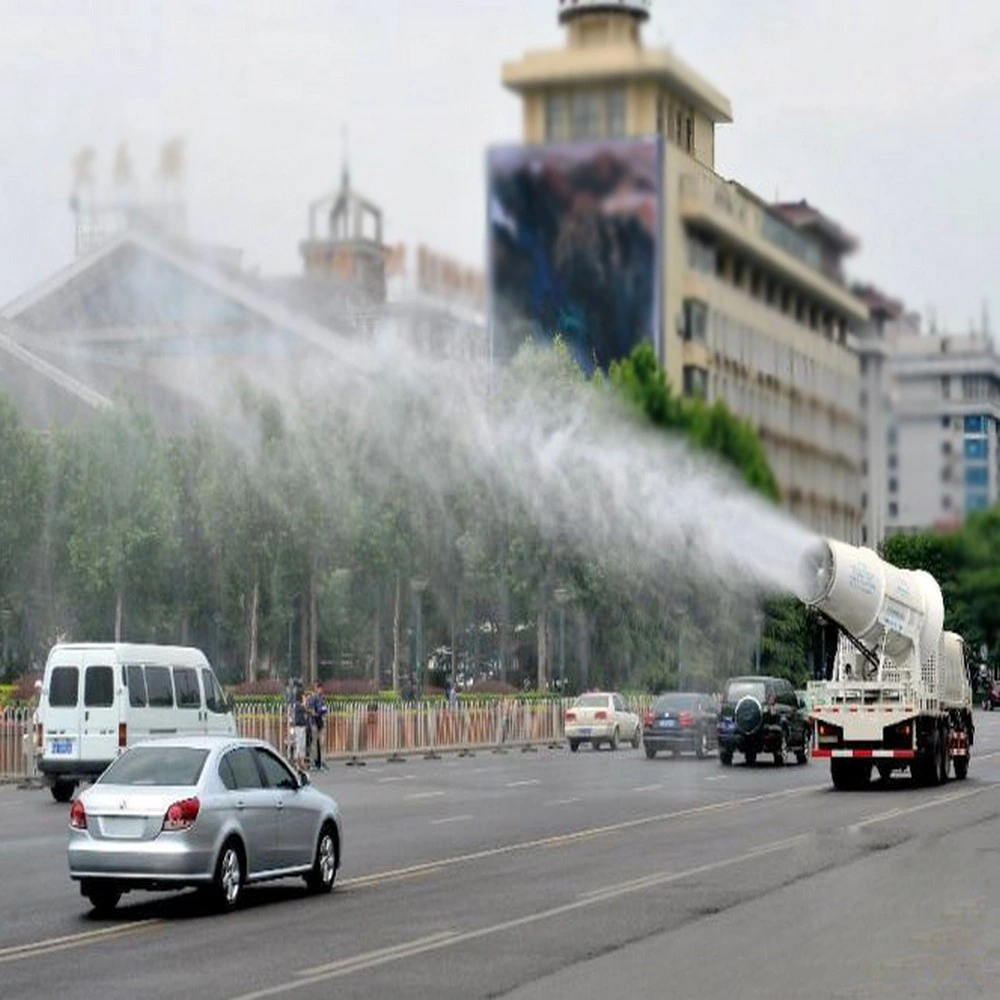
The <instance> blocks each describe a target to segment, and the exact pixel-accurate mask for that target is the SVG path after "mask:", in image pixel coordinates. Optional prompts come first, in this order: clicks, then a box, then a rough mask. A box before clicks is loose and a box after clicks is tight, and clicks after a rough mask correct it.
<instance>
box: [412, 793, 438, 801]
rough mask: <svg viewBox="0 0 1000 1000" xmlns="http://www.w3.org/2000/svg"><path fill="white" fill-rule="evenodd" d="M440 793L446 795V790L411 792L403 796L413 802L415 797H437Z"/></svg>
mask: <svg viewBox="0 0 1000 1000" xmlns="http://www.w3.org/2000/svg"><path fill="white" fill-rule="evenodd" d="M439 795H444V792H411V793H410V794H409V795H404V796H403V801H404V802H412V801H413V800H414V799H436V798H437V797H438V796H439Z"/></svg>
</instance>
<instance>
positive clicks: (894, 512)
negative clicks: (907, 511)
mask: <svg viewBox="0 0 1000 1000" xmlns="http://www.w3.org/2000/svg"><path fill="white" fill-rule="evenodd" d="M889 517H893V518H896V517H899V504H898V503H896V501H895V500H890V501H889Z"/></svg>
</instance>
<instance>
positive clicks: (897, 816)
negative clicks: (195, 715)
mask: <svg viewBox="0 0 1000 1000" xmlns="http://www.w3.org/2000/svg"><path fill="white" fill-rule="evenodd" d="M977 724H978V726H979V728H978V732H977V736H978V740H977V745H976V747H975V751H974V757H973V763H972V767H971V770H970V776H969V779H968V780H967V781H964V782H958V781H952V782H950V783H949V784H948V785H947V786H945V787H943V788H937V789H914V788H912V787H910V784H909V782H908V781H906V780H896V781H894V782H893V784H892V786H891V787H890V788H888V789H880V788H878V787H876V786H875V785H873V786H872V788H871V789H870V790H869V791H866V792H863V793H836V792H834V791H833V790H832V788H831V786H830V782H829V773H828V766H827V764H826V762H819V761H816V762H812V763H810V764H809V765H807V766H804V767H798V766H795V765H791V766H789V767H787V768H784V769H781V768H776V767H773V766H771V765H770V764H769V763H763V764H758V765H757V766H756V767H754V768H746V767H744V766H741V765H740V764H739V763H738V764H737V766H736V767H733V768H732V769H726V768H722V767H720V765H719V763H718V761H717V760H716V758H715V757H714V756H713V757H711V758H710V759H708V760H705V761H698V760H695V759H694V758H693V757H690V758H689V757H684V758H682V759H680V760H672V759H670V758H669V757H667V758H662V757H659V758H657V759H656V760H654V761H647V760H646V759H645V757H644V756H643V754H642V751H641V750H640V751H633V750H619V751H618V752H617V753H610V752H608V751H602V752H598V753H595V752H592V751H587V750H581V751H580V753H579V754H574V755H570V754H569V753H568V752H567V751H565V750H563V749H560V750H547V749H541V750H539V751H538V752H536V753H521V752H518V751H513V752H510V753H507V754H503V755H500V754H493V753H489V752H484V753H478V754H477V755H476V756H473V757H466V758H455V757H446V758H444V759H441V760H424V759H422V758H420V757H417V758H413V759H411V760H408V761H406V762H405V763H401V764H397V763H387V762H385V761H372V762H370V763H369V764H368V765H367V766H366V767H363V768H348V767H346V766H344V765H343V764H334V765H332V766H331V770H330V771H329V772H328V773H324V774H320V775H318V776H316V778H315V780H316V784H318V785H319V786H320V787H321V788H323V789H325V790H328V791H330V792H331V793H332V794H334V795H335V797H336V798H338V800H339V801H340V803H341V805H342V807H343V810H344V816H345V861H344V867H343V870H342V872H341V875H340V876H339V878H338V886H337V889H336V890H335V891H334V893H333V895H332V896H328V897H320V898H315V897H310V896H308V895H306V894H305V891H304V887H302V886H301V883H296V882H289V883H280V884H277V885H269V886H262V887H259V888H253V889H250V890H248V891H247V893H246V897H245V901H244V905H243V906H242V907H241V908H240V909H239V910H238V911H237V912H236V913H234V914H231V915H229V916H222V917H219V916H212V915H208V914H205V913H204V912H203V911H201V910H200V908H199V903H198V901H197V899H196V897H195V896H194V895H193V894H192V893H180V894H174V895H170V896H167V895H151V894H133V895H130V896H126V897H125V898H124V900H123V904H122V905H121V907H120V909H119V911H118V912H117V914H116V915H115V916H114V917H112V918H110V919H101V920H98V919H96V918H94V917H92V916H91V915H90V912H89V908H88V904H87V903H86V901H85V900H84V899H82V897H80V896H79V894H78V891H77V888H76V886H75V885H74V884H73V883H71V882H70V881H69V879H68V877H67V875H66V861H65V840H66V835H65V827H66V822H67V807H65V806H59V805H56V804H55V803H54V802H53V801H52V800H51V798H50V797H49V795H48V793H47V792H40V791H23V790H18V789H16V788H13V787H9V786H8V787H0V845H2V850H0V997H18V998H20V997H35V996H39V997H41V996H45V997H70V998H74V997H99V998H101V1000H112V998H116V997H130V998H131V997H135V996H138V995H141V996H143V997H144V998H154V997H168V996H169V997H175V996H197V997H206V998H211V997H221V998H235V997H241V998H247V997H266V996H277V997H285V996H287V997H292V998H318V997H328V996H331V995H336V996H337V997H338V998H341V997H359V998H361V997H364V998H366V1000H371V998H377V997H389V996H394V997H396V996H399V997H409V996H426V997H434V998H455V1000H470V998H475V997H499V996H507V995H510V996H512V997H518V998H546V1000H547V998H553V1000H555V998H563V997H569V996H572V997H601V998H607V997H609V996H615V995H628V996H632V997H637V996H642V995H644V994H650V995H660V996H668V995H669V996H672V997H680V998H684V997H696V996H697V997H710V998H711V997H723V996H733V995H738V996H739V997H741V998H752V997H767V998H768V1000H776V998H779V1000H780V998H784V997H794V996H804V995H807V996H813V997H837V998H857V997H879V998H891V997H907V998H913V997H924V996H926V997H937V996H944V995H948V996H950V997H974V996H982V997H993V996H997V995H1000V986H998V985H997V984H998V983H1000V978H997V977H998V975H1000V941H998V940H997V937H996V933H995V923H996V918H997V915H998V912H1000V906H998V905H997V903H996V900H997V899H998V898H1000V897H998V892H1000V866H998V865H997V860H998V854H997V852H998V851H1000V715H996V714H990V713H982V712H979V713H977ZM738 760H739V759H738Z"/></svg>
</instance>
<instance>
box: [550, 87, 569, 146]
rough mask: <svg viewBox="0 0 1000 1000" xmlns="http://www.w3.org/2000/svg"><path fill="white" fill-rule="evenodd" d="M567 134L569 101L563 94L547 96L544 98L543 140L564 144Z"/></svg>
mask: <svg viewBox="0 0 1000 1000" xmlns="http://www.w3.org/2000/svg"><path fill="white" fill-rule="evenodd" d="M569 137H570V133H569V101H568V100H567V98H566V95H565V94H548V95H547V96H546V98H545V138H546V139H548V140H549V141H550V142H564V141H565V140H567V139H568V138H569Z"/></svg>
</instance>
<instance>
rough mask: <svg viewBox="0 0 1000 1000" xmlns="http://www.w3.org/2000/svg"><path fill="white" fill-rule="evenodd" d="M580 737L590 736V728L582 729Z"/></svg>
mask: <svg viewBox="0 0 1000 1000" xmlns="http://www.w3.org/2000/svg"><path fill="white" fill-rule="evenodd" d="M580 735H581V736H589V735H590V726H584V727H583V729H581V730H580Z"/></svg>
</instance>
